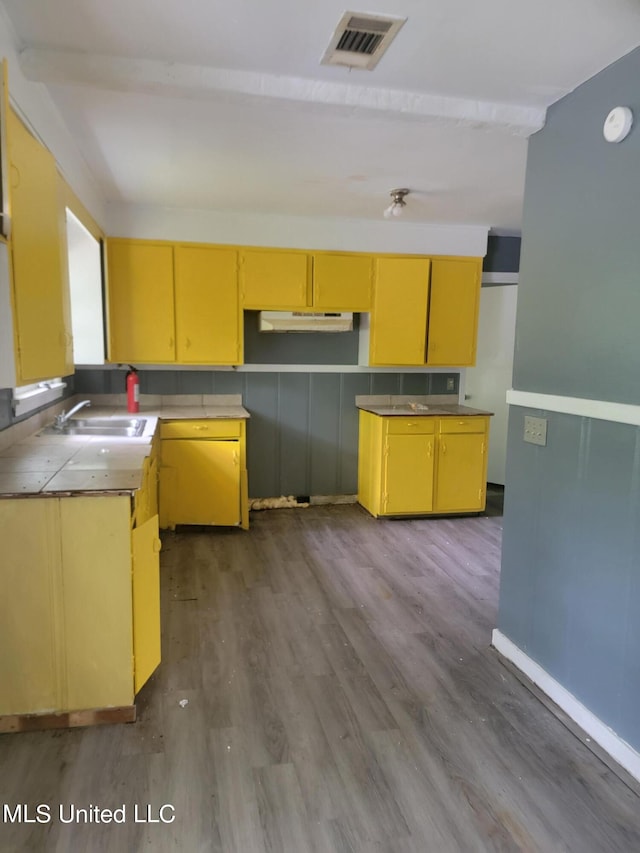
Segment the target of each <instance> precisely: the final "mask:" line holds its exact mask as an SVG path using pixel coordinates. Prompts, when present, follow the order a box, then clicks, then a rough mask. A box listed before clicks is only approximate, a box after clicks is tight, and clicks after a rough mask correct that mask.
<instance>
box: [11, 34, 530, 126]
mask: <svg viewBox="0 0 640 853" xmlns="http://www.w3.org/2000/svg"><path fill="white" fill-rule="evenodd" d="M20 65H21V68H22V71H23V73H24V75H25V76H26V77H27V78H28V79H29V80H32V81H34V82H39V83H45V84H62V85H78V86H90V87H93V88H97V89H106V90H111V91H120V92H137V93H146V94H152V95H159V96H164V97H178V98H180V97H181V98H190V99H199V100H207V99H209V100H211V99H219V98H224V99H225V100H238V101H245V102H246V101H251V100H264V99H265V98H268V99H271V100H273V101H274V102H276V103H277V102H281V103H282V104H283V105H286V104H287V103H290V104H294V103H295V104H297V105H298V106H302V107H304V108H306V109H319V110H323V111H327V110H329V111H331V110H333V111H336V110H337V111H341V112H344V111H346V112H348V113H350V114H363V115H364V114H368V115H371V114H378V115H383V116H384V115H386V116H389V117H393V118H394V119H395V120H404V121H421V122H434V123H437V124H440V125H442V124H445V125H454V126H465V127H474V128H478V129H480V130H494V131H498V132H502V133H507V134H509V135H513V136H524V137H527V136H530V135H531V134H532V133H535V132H536V131H538V130H540V128H541V127H543V125H544V121H545V112H546V111H545V109H544V108H541V107H538V106H526V105H525V106H519V105H517V104H507V103H501V102H496V101H478V100H472V99H470V98H454V97H449V96H445V95H437V94H430V93H422V92H413V91H401V90H397V89H384V88H377V87H373V86H362V85H351V84H345V83H334V82H328V81H324V80H311V79H307V78H302V77H287V76H283V75H277V74H262V73H258V72H252V71H236V70H230V69H224V68H211V67H208V66H201V65H185V64H181V63H172V62H162V61H158V60H150V59H127V58H123V57H115V56H104V55H95V54H88V53H78V52H70V51H53V50H42V49H37V48H28V49H26V50H23V51H22V52H21V53H20Z"/></svg>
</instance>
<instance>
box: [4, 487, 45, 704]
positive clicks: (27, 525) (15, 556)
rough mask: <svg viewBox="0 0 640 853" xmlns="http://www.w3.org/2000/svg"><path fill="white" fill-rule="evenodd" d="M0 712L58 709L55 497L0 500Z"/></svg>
mask: <svg viewBox="0 0 640 853" xmlns="http://www.w3.org/2000/svg"><path fill="white" fill-rule="evenodd" d="M0 542H2V559H1V560H0V583H2V595H0V649H1V652H0V715H2V714H29V713H35V712H38V711H50V710H51V709H52V708H57V707H58V702H59V689H58V686H59V679H58V666H57V660H56V649H55V638H56V628H57V626H56V621H55V618H54V613H53V608H52V604H51V603H52V599H53V596H54V593H55V590H56V588H57V585H58V579H59V574H60V548H59V545H58V501H57V500H55V499H43V500H36V499H34V500H11V499H6V500H1V501H0Z"/></svg>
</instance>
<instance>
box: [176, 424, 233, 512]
mask: <svg viewBox="0 0 640 853" xmlns="http://www.w3.org/2000/svg"><path fill="white" fill-rule="evenodd" d="M240 468H241V465H240V442H239V441H207V440H200V439H175V440H168V441H163V442H162V468H161V470H160V503H161V506H162V517H163V524H164V523H165V522H166V524H167V525H168V526H169V527H173V526H175V525H176V524H221V525H237V524H240Z"/></svg>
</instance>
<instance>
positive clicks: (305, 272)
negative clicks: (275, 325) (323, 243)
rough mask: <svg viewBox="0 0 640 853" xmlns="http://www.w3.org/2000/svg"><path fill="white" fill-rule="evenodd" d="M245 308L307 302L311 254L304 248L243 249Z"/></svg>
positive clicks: (294, 305) (298, 305)
mask: <svg viewBox="0 0 640 853" xmlns="http://www.w3.org/2000/svg"><path fill="white" fill-rule="evenodd" d="M240 291H241V300H242V304H243V306H244V307H245V308H254V309H258V310H259V309H267V310H268V309H283V310H294V309H296V308H307V307H310V306H311V256H310V255H308V254H306V253H305V252H283V251H279V250H272V251H269V250H264V251H260V250H257V249H256V250H254V249H247V250H245V251H242V252H241V253H240Z"/></svg>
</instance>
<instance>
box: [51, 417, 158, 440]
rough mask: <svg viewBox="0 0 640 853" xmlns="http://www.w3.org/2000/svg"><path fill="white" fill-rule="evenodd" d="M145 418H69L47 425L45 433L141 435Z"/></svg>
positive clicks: (109, 435) (106, 435)
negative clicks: (65, 420) (60, 423)
mask: <svg viewBox="0 0 640 853" xmlns="http://www.w3.org/2000/svg"><path fill="white" fill-rule="evenodd" d="M146 424H147V421H146V418H71V419H70V420H68V421H67V423H66V424H65V425H64V426H62V427H57V426H53V425H51V426H48V427H46V428H45V429H43V430H42V432H43V433H44V434H45V435H104V436H105V437H112V438H117V437H128V438H135V436H138V435H142V433H143V432H144V428H145V426H146Z"/></svg>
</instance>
